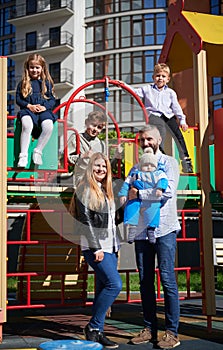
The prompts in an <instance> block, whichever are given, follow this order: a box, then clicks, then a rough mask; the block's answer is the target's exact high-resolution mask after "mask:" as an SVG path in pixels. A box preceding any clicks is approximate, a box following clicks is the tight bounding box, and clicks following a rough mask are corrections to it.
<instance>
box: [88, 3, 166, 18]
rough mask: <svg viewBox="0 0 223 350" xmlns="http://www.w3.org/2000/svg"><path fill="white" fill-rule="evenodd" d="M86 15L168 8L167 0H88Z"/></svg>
mask: <svg viewBox="0 0 223 350" xmlns="http://www.w3.org/2000/svg"><path fill="white" fill-rule="evenodd" d="M85 3H86V5H85V6H86V16H87V17H91V16H98V15H104V14H107V13H115V12H125V11H133V10H140V9H153V8H155V9H156V8H167V7H168V1H167V0H132V1H123V0H86V1H85Z"/></svg>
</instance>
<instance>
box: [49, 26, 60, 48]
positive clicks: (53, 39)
mask: <svg viewBox="0 0 223 350" xmlns="http://www.w3.org/2000/svg"><path fill="white" fill-rule="evenodd" d="M59 45H60V27H55V28H50V46H59Z"/></svg>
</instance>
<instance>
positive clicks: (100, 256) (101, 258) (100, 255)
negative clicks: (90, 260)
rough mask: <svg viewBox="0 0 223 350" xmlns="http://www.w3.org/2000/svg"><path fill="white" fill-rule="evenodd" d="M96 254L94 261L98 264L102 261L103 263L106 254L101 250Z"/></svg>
mask: <svg viewBox="0 0 223 350" xmlns="http://www.w3.org/2000/svg"><path fill="white" fill-rule="evenodd" d="M94 254H95V259H94V261H96V262H100V261H102V260H103V259H104V252H103V251H102V250H100V251H98V252H96V253H94Z"/></svg>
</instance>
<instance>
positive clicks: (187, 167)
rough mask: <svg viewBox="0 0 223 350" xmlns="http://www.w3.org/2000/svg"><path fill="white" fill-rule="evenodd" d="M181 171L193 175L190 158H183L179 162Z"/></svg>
mask: <svg viewBox="0 0 223 350" xmlns="http://www.w3.org/2000/svg"><path fill="white" fill-rule="evenodd" d="M181 165H182V170H183V172H184V173H186V174H190V173H193V165H192V163H191V159H190V158H185V159H183V160H181Z"/></svg>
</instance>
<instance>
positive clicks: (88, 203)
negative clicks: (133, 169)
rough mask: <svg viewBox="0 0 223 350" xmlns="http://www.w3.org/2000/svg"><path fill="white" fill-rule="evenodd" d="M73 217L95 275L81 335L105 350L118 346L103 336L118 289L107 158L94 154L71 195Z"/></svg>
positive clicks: (114, 233) (115, 239)
mask: <svg viewBox="0 0 223 350" xmlns="http://www.w3.org/2000/svg"><path fill="white" fill-rule="evenodd" d="M75 204H76V213H77V214H76V215H77V216H76V217H77V218H78V220H79V223H80V231H81V249H82V252H83V255H84V257H85V259H86V261H87V263H88V264H89V265H90V266H91V267H92V268H93V270H94V271H95V275H96V291H95V298H94V302H93V308H92V317H91V319H90V322H89V323H88V324H87V325H86V327H85V329H84V333H85V336H86V339H87V340H90V341H95V342H98V343H101V344H102V345H103V346H106V347H108V348H117V347H118V344H117V343H115V342H113V341H111V340H110V339H108V338H107V337H106V336H105V335H104V321H105V316H106V312H107V310H108V308H109V307H110V306H111V305H112V303H113V302H114V300H115V299H116V297H117V296H118V294H119V292H120V291H121V288H122V281H121V278H120V276H119V273H118V271H117V261H118V250H119V240H118V237H117V235H116V218H115V204H114V195H113V190H112V175H111V165H110V162H109V159H108V158H107V157H106V156H105V155H104V154H102V153H99V152H97V153H94V154H93V155H92V156H91V158H90V161H89V164H88V167H87V169H86V171H85V174H84V176H83V179H82V181H81V183H80V184H79V185H78V187H77V189H76V194H75Z"/></svg>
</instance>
